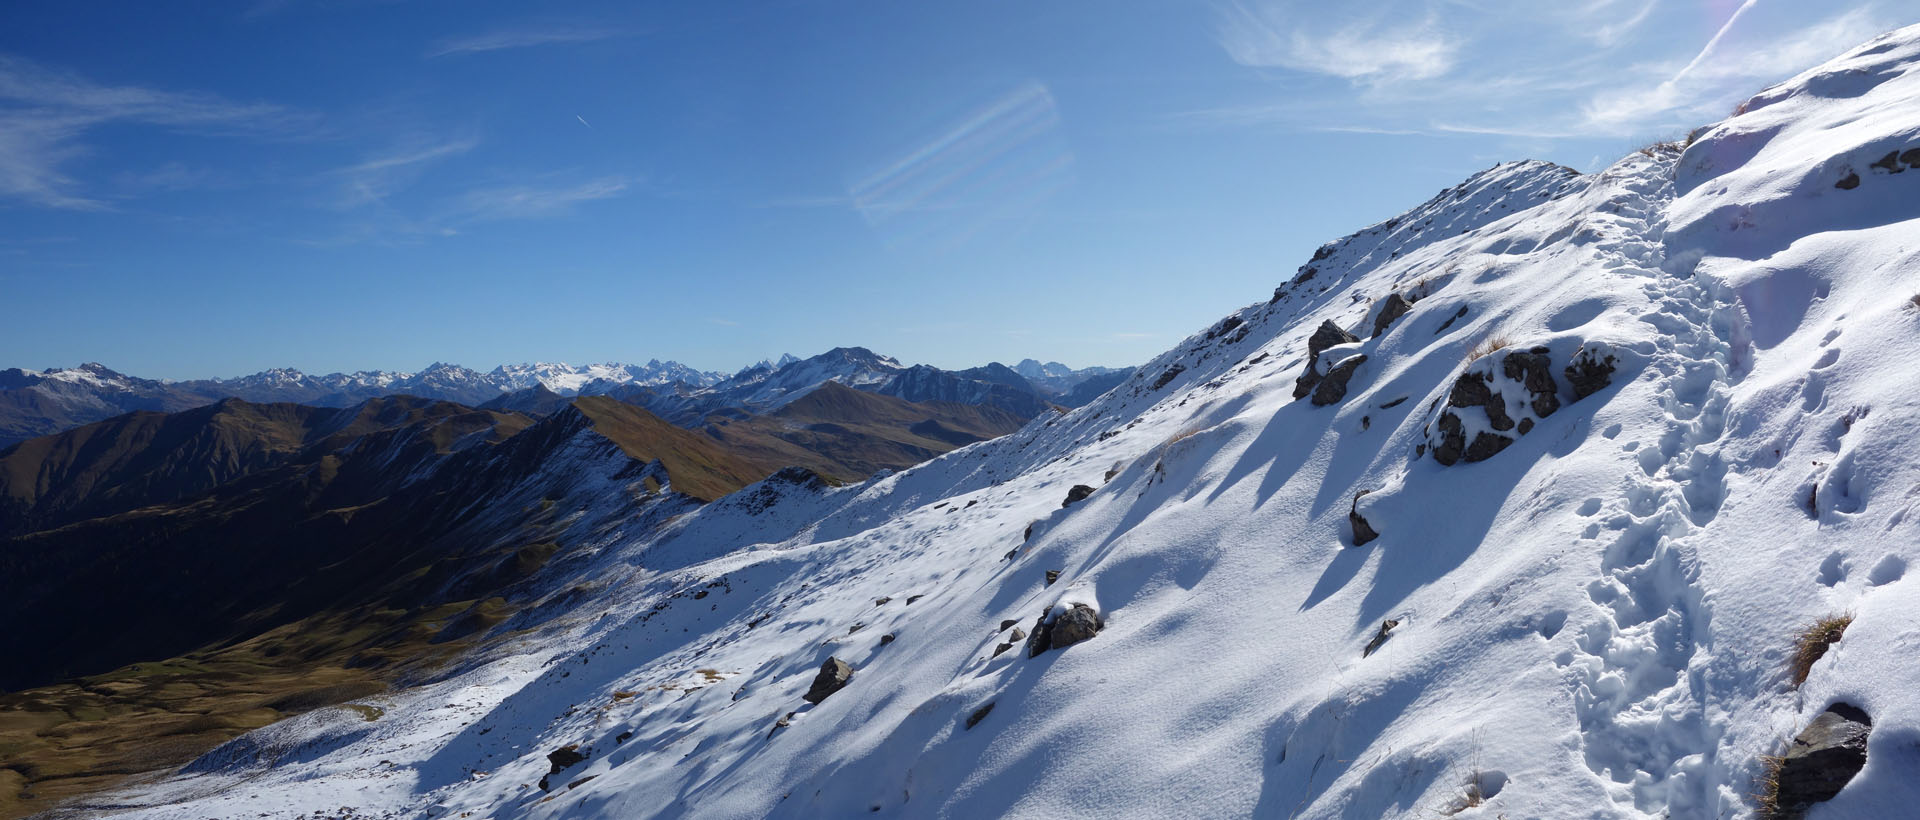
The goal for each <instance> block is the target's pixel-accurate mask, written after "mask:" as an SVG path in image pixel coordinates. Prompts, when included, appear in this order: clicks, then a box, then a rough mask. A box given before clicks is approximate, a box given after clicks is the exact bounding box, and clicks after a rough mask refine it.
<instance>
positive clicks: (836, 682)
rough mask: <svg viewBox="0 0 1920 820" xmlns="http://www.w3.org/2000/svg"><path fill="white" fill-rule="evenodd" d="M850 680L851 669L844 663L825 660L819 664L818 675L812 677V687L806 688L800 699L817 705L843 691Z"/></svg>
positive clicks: (851, 676) (834, 659)
mask: <svg viewBox="0 0 1920 820" xmlns="http://www.w3.org/2000/svg"><path fill="white" fill-rule="evenodd" d="M852 679H853V667H851V666H848V665H847V662H846V661H843V660H840V659H839V658H832V657H830V658H827V660H826V662H824V663H822V664H820V674H817V675H814V676H813V685H812V686H810V687H808V688H807V693H806V694H805V695H802V696H801V697H800V699H801V700H804V701H806V702H808V703H816V704H817V703H819V702H821V701H823V700H826V699H827V697H828V696H829V695H832V694H833V693H835V692H838V691H840V690H841V689H845V688H846V686H847V681H849V680H852Z"/></svg>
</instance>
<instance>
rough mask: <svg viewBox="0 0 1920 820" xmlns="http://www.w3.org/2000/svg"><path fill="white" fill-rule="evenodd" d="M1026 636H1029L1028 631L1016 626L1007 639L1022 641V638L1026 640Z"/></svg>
mask: <svg viewBox="0 0 1920 820" xmlns="http://www.w3.org/2000/svg"><path fill="white" fill-rule="evenodd" d="M1026 637H1027V631H1026V630H1024V629H1021V628H1020V627H1017V626H1016V627H1014V628H1013V634H1012V635H1008V636H1007V640H1010V641H1020V640H1025V639H1026Z"/></svg>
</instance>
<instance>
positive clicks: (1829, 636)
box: [1793, 612, 1853, 686]
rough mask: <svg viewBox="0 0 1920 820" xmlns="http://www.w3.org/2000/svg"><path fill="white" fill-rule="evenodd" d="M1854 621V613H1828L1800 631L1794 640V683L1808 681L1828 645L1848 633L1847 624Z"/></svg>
mask: <svg viewBox="0 0 1920 820" xmlns="http://www.w3.org/2000/svg"><path fill="white" fill-rule="evenodd" d="M1851 623H1853V613H1851V612H1848V613H1845V614H1841V615H1828V616H1827V617H1825V618H1821V619H1820V620H1818V621H1814V622H1813V625H1812V626H1809V627H1807V628H1806V630H1805V631H1803V632H1801V633H1800V637H1799V639H1798V640H1795V641H1794V642H1793V685H1794V686H1799V685H1800V684H1803V683H1806V682H1807V675H1808V673H1811V672H1812V671H1813V664H1814V663H1815V662H1816V661H1818V660H1820V658H1821V657H1823V656H1825V655H1826V654H1827V647H1829V646H1832V645H1833V643H1834V641H1838V640H1840V636H1841V635H1844V634H1846V632H1847V625H1848V624H1851Z"/></svg>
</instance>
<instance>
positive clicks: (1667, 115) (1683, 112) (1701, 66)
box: [1581, 0, 1891, 133]
mask: <svg viewBox="0 0 1920 820" xmlns="http://www.w3.org/2000/svg"><path fill="white" fill-rule="evenodd" d="M1756 3H1757V0H1746V2H1745V3H1742V4H1741V5H1740V7H1739V8H1737V9H1735V10H1734V12H1733V14H1732V15H1730V16H1729V17H1728V18H1727V21H1726V22H1725V23H1724V24H1722V25H1721V26H1720V28H1719V30H1717V31H1716V32H1715V33H1714V35H1713V37H1712V38H1711V39H1709V40H1708V41H1707V43H1706V45H1704V46H1702V47H1701V49H1700V51H1699V52H1698V53H1696V54H1695V55H1694V56H1693V59H1692V60H1690V61H1688V62H1687V64H1686V65H1684V66H1682V67H1680V69H1679V70H1678V71H1675V72H1674V73H1673V74H1672V76H1669V77H1667V78H1666V79H1664V80H1661V81H1659V82H1657V83H1654V84H1652V85H1642V84H1633V85H1628V86H1626V87H1624V88H1619V89H1616V90H1610V91H1606V92H1603V93H1599V94H1596V95H1594V96H1593V97H1592V98H1590V99H1588V100H1587V101H1586V102H1585V103H1584V104H1583V105H1582V106H1581V114H1582V118H1583V121H1582V123H1581V124H1582V125H1583V126H1585V127H1586V128H1587V129H1589V130H1593V131H1601V132H1609V133H1626V132H1631V131H1633V130H1635V129H1636V128H1640V127H1644V126H1646V125H1647V124H1649V123H1655V124H1664V125H1667V126H1669V127H1674V126H1682V125H1686V124H1696V125H1697V124H1699V121H1702V120H1704V119H1707V118H1713V117H1717V116H1723V115H1725V113H1726V111H1725V110H1724V109H1725V107H1726V104H1727V101H1728V99H1729V98H1730V97H1739V96H1745V95H1747V94H1751V93H1753V92H1756V91H1759V90H1760V88H1761V86H1764V85H1766V84H1769V83H1771V82H1775V81H1779V80H1784V79H1786V78H1787V77H1788V76H1789V75H1791V74H1793V73H1795V72H1798V71H1800V70H1801V69H1804V68H1806V67H1808V66H1810V65H1813V64H1816V63H1818V62H1820V61H1821V60H1824V59H1827V58H1830V57H1833V56H1835V55H1837V54H1839V53H1841V52H1842V51H1845V50H1846V49H1847V48H1849V47H1851V46H1854V45H1857V44H1859V43H1860V42H1862V41H1864V40H1866V39H1867V38H1868V37H1871V36H1873V35H1875V34H1878V33H1880V32H1881V31H1884V30H1886V29H1887V28H1889V27H1890V26H1891V24H1890V23H1888V22H1886V21H1883V20H1881V19H1879V18H1878V15H1876V14H1874V13H1873V11H1872V10H1871V9H1868V8H1856V9H1852V10H1850V11H1847V12H1843V13H1841V14H1839V15H1837V16H1834V17H1831V18H1829V19H1827V20H1824V21H1822V22H1820V23H1818V24H1816V25H1812V26H1807V27H1805V28H1802V29H1799V30H1797V31H1792V32H1788V33H1785V34H1781V35H1778V36H1775V37H1771V38H1748V39H1745V40H1743V41H1742V42H1741V43H1740V44H1739V46H1738V47H1728V46H1726V45H1725V42H1726V41H1727V39H1728V37H1729V35H1731V34H1732V33H1734V32H1735V31H1736V30H1737V28H1738V27H1739V25H1740V22H1741V19H1742V17H1743V16H1744V15H1746V14H1747V13H1748V12H1749V11H1750V10H1751V9H1753V7H1754V6H1755V4H1756Z"/></svg>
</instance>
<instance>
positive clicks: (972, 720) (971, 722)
mask: <svg viewBox="0 0 1920 820" xmlns="http://www.w3.org/2000/svg"><path fill="white" fill-rule="evenodd" d="M992 712H993V704H992V703H988V704H987V705H985V706H982V707H980V708H978V709H975V710H973V714H971V715H968V716H967V728H969V729H971V728H973V727H975V726H978V725H980V721H983V720H986V719H987V715H988V714H990V713H992Z"/></svg>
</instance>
